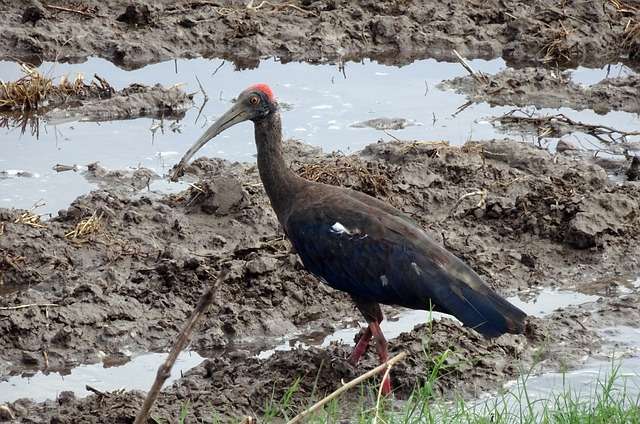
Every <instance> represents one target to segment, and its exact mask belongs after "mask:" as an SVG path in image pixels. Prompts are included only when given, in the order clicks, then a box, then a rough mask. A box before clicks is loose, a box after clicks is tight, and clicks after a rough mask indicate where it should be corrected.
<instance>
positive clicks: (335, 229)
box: [331, 221, 351, 235]
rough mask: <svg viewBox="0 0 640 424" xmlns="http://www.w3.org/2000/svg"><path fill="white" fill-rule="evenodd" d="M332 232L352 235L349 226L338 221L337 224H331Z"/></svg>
mask: <svg viewBox="0 0 640 424" xmlns="http://www.w3.org/2000/svg"><path fill="white" fill-rule="evenodd" d="M331 232H332V233H336V234H349V235H351V232H350V231H349V230H347V228H346V227H345V226H344V225H342V224H341V223H339V222H337V221H336V223H335V224H333V225H332V226H331Z"/></svg>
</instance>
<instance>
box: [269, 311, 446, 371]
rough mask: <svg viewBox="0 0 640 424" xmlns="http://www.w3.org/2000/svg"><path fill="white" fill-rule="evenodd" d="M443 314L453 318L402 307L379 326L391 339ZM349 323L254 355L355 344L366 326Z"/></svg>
mask: <svg viewBox="0 0 640 424" xmlns="http://www.w3.org/2000/svg"><path fill="white" fill-rule="evenodd" d="M443 316H446V317H447V318H449V319H453V320H455V318H454V317H452V316H450V315H445V314H441V313H438V312H427V311H416V310H411V309H402V310H400V311H399V312H396V313H391V314H387V316H386V319H385V320H384V321H382V323H381V324H380V327H381V328H382V332H383V334H384V335H385V337H386V338H387V340H391V339H393V338H396V337H398V336H399V335H400V334H402V333H407V332H409V331H411V330H413V329H414V328H415V327H416V326H417V325H419V324H424V323H426V322H428V321H430V320H431V319H433V320H439V319H440V318H442V317H443ZM350 324H351V325H348V326H344V327H343V328H340V329H338V330H336V331H334V332H333V333H329V334H326V333H321V334H315V335H313V336H311V337H308V336H304V335H300V334H296V335H290V336H285V337H282V338H280V340H279V342H278V343H279V344H277V345H276V346H274V347H273V348H271V349H266V350H262V351H260V352H259V353H258V354H257V355H256V357H257V358H261V359H266V358H268V357H270V356H271V355H273V354H274V353H275V352H277V351H287V350H293V349H297V348H302V349H308V348H309V347H310V346H317V347H327V346H329V345H330V344H331V343H342V344H345V345H348V346H353V345H355V342H354V338H355V336H356V335H357V334H358V333H359V332H360V329H362V328H363V327H364V326H366V323H365V322H364V321H362V322H359V323H358V324H357V325H353V323H350Z"/></svg>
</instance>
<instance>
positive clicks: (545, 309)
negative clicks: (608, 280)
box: [507, 288, 600, 317]
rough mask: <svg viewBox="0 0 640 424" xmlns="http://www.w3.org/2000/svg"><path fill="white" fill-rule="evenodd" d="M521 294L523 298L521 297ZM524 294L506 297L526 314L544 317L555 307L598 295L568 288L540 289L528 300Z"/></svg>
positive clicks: (569, 304)
mask: <svg viewBox="0 0 640 424" xmlns="http://www.w3.org/2000/svg"><path fill="white" fill-rule="evenodd" d="M521 296H523V297H524V299H523V298H522V297H521ZM525 299H527V297H526V295H519V296H513V297H509V298H507V300H509V302H511V303H512V304H513V305H515V306H517V307H518V308H520V309H522V310H523V311H524V312H526V313H527V314H528V315H533V316H536V317H544V316H545V315H549V314H550V313H552V312H554V311H555V310H557V309H562V308H566V307H567V306H577V305H581V304H583V303H587V302H595V301H596V300H598V299H600V296H595V295H590V294H583V293H578V292H574V291H569V290H558V289H549V288H545V289H542V291H540V292H539V293H537V294H535V295H534V297H533V298H530V299H528V300H525Z"/></svg>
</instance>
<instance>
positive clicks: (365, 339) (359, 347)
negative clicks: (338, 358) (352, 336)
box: [349, 326, 371, 367]
mask: <svg viewBox="0 0 640 424" xmlns="http://www.w3.org/2000/svg"><path fill="white" fill-rule="evenodd" d="M370 341H371V327H370V326H368V327H367V328H365V329H364V332H363V333H362V335H361V336H360V339H359V340H358V343H356V347H355V348H353V352H351V355H349V363H350V364H351V365H353V366H354V367H355V366H356V365H358V361H360V357H361V356H362V355H363V354H364V353H365V352H366V351H367V348H368V347H369V342H370Z"/></svg>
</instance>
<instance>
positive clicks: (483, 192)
mask: <svg viewBox="0 0 640 424" xmlns="http://www.w3.org/2000/svg"><path fill="white" fill-rule="evenodd" d="M472 196H480V201H479V202H478V206H477V207H479V208H480V207H482V206H483V205H484V202H485V199H486V198H487V190H477V191H472V192H471V193H467V194H464V195H462V196H460V198H459V199H458V201H457V202H456V203H455V204H454V205H453V207H452V208H451V210H450V211H449V213H448V214H447V217H446V218H448V217H450V216H451V215H453V213H454V212H455V211H456V209H458V206H459V205H460V203H462V201H463V200H464V199H466V198H468V197H472ZM446 218H445V219H446Z"/></svg>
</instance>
